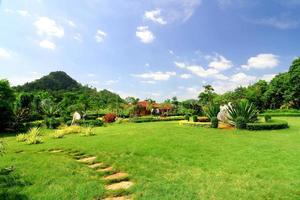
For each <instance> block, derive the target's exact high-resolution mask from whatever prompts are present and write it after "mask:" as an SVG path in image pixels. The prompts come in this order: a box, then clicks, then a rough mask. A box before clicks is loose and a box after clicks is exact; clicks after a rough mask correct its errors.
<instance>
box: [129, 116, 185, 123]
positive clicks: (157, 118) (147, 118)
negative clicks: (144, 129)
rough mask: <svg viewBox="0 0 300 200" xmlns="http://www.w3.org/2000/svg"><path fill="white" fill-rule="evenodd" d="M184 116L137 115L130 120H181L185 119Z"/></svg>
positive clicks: (138, 121) (139, 121)
mask: <svg viewBox="0 0 300 200" xmlns="http://www.w3.org/2000/svg"><path fill="white" fill-rule="evenodd" d="M184 119H185V118H184V116H172V117H136V118H132V119H130V122H134V123H143V122H160V121H179V120H184Z"/></svg>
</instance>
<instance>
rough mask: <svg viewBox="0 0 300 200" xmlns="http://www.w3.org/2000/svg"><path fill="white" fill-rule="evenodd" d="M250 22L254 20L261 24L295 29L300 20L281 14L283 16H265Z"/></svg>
mask: <svg viewBox="0 0 300 200" xmlns="http://www.w3.org/2000/svg"><path fill="white" fill-rule="evenodd" d="M249 21H250V22H253V23H255V24H260V25H266V26H271V27H274V28H278V29H282V30H285V29H293V28H297V27H298V26H299V21H297V20H294V19H289V18H287V17H284V16H281V17H269V18H263V19H258V20H249Z"/></svg>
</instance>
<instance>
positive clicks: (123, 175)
mask: <svg viewBox="0 0 300 200" xmlns="http://www.w3.org/2000/svg"><path fill="white" fill-rule="evenodd" d="M127 177H128V174H127V173H123V172H119V173H116V174H112V175H109V176H106V177H104V178H103V179H104V180H109V181H111V180H119V179H123V178H127Z"/></svg>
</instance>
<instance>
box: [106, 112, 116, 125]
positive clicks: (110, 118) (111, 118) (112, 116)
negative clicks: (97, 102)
mask: <svg viewBox="0 0 300 200" xmlns="http://www.w3.org/2000/svg"><path fill="white" fill-rule="evenodd" d="M116 118H117V115H116V114H114V113H108V114H106V115H105V116H104V117H103V120H104V122H106V123H113V122H115V121H116Z"/></svg>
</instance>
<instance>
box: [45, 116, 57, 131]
mask: <svg viewBox="0 0 300 200" xmlns="http://www.w3.org/2000/svg"><path fill="white" fill-rule="evenodd" d="M44 122H45V125H46V127H47V128H49V129H56V128H57V127H59V125H60V121H59V120H57V119H56V118H55V117H50V118H49V117H47V118H45V120H44Z"/></svg>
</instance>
